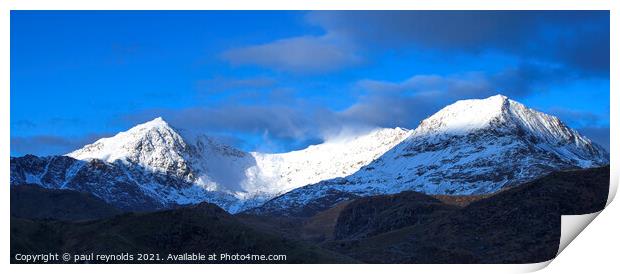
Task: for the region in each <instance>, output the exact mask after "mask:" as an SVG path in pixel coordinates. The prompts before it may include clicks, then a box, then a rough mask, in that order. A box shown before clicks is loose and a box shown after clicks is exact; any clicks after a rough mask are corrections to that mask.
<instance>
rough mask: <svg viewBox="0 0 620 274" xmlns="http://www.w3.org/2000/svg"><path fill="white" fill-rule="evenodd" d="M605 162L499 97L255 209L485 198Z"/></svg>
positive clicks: (469, 104)
mask: <svg viewBox="0 0 620 274" xmlns="http://www.w3.org/2000/svg"><path fill="white" fill-rule="evenodd" d="M608 161H609V160H608V155H607V153H606V152H605V151H604V150H603V149H602V148H600V147H599V146H597V145H596V144H593V143H592V142H591V141H590V140H588V139H587V138H585V137H583V136H582V135H580V134H579V133H577V132H576V131H574V130H572V129H570V128H568V127H566V126H565V125H564V124H563V123H562V122H561V121H560V120H559V119H558V118H557V117H554V116H551V115H547V114H544V113H541V112H538V111H535V110H532V109H529V108H527V107H525V106H523V105H522V104H520V103H518V102H515V101H513V100H510V99H508V98H506V97H505V96H501V95H497V96H493V97H489V98H487V99H482V100H463V101H458V102H456V103H454V104H452V105H450V106H447V107H445V108H444V109H442V110H440V111H439V112H437V113H436V114H434V115H432V116H430V117H429V118H427V119H425V120H424V121H422V122H421V123H420V125H419V126H418V127H417V128H416V129H415V130H414V131H413V133H412V134H411V135H409V137H407V139H405V140H404V141H403V142H401V143H399V144H398V145H397V146H395V147H394V148H392V149H391V150H389V151H387V152H386V153H385V154H383V155H382V156H381V157H379V158H377V159H376V160H374V161H373V162H371V163H370V164H368V165H367V166H365V167H363V168H362V169H360V170H359V171H358V172H356V173H354V174H352V175H350V176H347V177H345V178H343V179H331V180H326V181H323V182H321V183H318V184H313V185H308V186H305V187H303V188H298V189H295V190H293V191H290V192H288V193H286V194H285V195H282V196H280V197H277V198H275V199H272V200H271V201H268V202H267V203H265V204H264V205H263V206H262V207H260V208H257V209H255V210H254V211H252V212H254V213H262V214H287V213H286V212H287V211H290V212H297V211H298V209H299V208H303V207H304V206H305V205H306V204H308V203H313V202H314V201H316V200H317V199H321V198H322V197H323V195H324V194H325V193H334V192H339V193H347V194H349V195H358V196H370V195H379V194H390V193H399V192H402V191H407V190H413V191H419V192H422V193H426V194H449V195H457V194H458V195H471V194H487V193H493V192H496V191H498V190H500V189H502V188H505V187H509V186H514V185H518V184H520V183H523V182H526V181H530V180H532V179H534V178H537V177H540V176H542V175H545V174H547V173H549V172H551V171H556V170H565V169H574V168H588V167H596V166H601V165H605V164H607V163H608ZM336 202H339V201H336ZM331 205H333V204H325V205H324V207H326V208H329V207H331Z"/></svg>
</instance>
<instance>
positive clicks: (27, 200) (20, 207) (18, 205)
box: [11, 185, 122, 221]
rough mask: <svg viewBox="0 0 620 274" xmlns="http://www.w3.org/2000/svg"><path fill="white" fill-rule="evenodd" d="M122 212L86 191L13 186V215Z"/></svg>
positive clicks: (76, 216) (72, 216)
mask: <svg viewBox="0 0 620 274" xmlns="http://www.w3.org/2000/svg"><path fill="white" fill-rule="evenodd" d="M121 213H122V211H120V210H119V209H117V208H115V207H113V206H111V205H109V204H107V203H106V202H104V201H103V200H101V199H99V198H97V197H95V196H93V195H91V194H89V193H85V192H76V191H72V190H59V189H45V188H41V187H39V186H36V185H18V186H11V217H16V218H26V219H55V220H64V221H77V220H93V219H101V218H105V217H110V216H113V215H117V214H121Z"/></svg>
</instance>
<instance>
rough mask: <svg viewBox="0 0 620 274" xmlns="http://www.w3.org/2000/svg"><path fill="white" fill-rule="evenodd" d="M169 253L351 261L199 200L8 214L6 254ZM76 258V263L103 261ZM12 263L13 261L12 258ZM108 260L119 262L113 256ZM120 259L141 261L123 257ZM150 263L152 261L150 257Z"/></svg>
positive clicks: (291, 260)
mask: <svg viewBox="0 0 620 274" xmlns="http://www.w3.org/2000/svg"><path fill="white" fill-rule="evenodd" d="M47 252H55V253H56V252H57V253H64V252H68V253H71V254H90V253H91V252H92V253H95V254H121V253H129V254H134V259H137V255H135V254H138V253H157V254H160V258H161V259H163V260H162V261H155V263H183V262H185V263H201V262H200V261H166V260H165V259H166V258H167V256H168V254H183V253H193V252H194V253H202V254H211V253H214V252H215V253H217V256H218V259H219V258H220V257H219V256H220V254H223V253H228V254H231V255H234V254H243V255H245V254H256V255H270V254H274V255H286V260H285V261H284V260H283V261H249V262H248V261H219V260H218V261H215V262H209V261H206V262H204V263H250V262H251V263H350V262H354V261H353V260H351V259H350V258H348V257H346V256H342V255H339V254H336V253H334V252H331V251H328V250H324V249H321V248H318V247H316V246H311V245H307V244H304V243H301V242H298V241H295V240H289V239H285V238H282V237H280V236H277V235H275V234H273V233H268V232H264V231H259V230H257V229H254V228H252V227H249V226H247V225H246V224H244V223H242V222H240V221H238V220H236V219H235V217H234V216H232V215H230V214H228V213H226V212H225V211H224V210H222V209H221V208H219V207H217V206H215V205H212V204H208V203H201V204H198V205H194V206H189V207H185V208H179V209H174V210H166V211H158V212H150V213H139V214H136V213H128V214H123V215H118V216H114V217H112V218H107V219H102V220H97V221H88V222H58V221H42V220H29V219H21V218H11V254H12V256H11V258H15V256H14V255H15V254H17V253H21V254H43V253H47ZM93 259H94V258H91V259H90V260H91V261H80V263H86V262H92V263H103V262H102V261H95V260H93ZM15 263H17V262H15ZM111 263H119V261H112V262H111ZM122 263H144V261H142V262H141V261H136V260H134V261H125V262H122ZM152 263H153V262H152Z"/></svg>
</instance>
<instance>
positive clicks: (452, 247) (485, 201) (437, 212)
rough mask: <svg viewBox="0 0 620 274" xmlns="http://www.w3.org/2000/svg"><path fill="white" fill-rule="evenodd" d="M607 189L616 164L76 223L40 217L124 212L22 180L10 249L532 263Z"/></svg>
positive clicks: (597, 204)
mask: <svg viewBox="0 0 620 274" xmlns="http://www.w3.org/2000/svg"><path fill="white" fill-rule="evenodd" d="M608 188H609V167H603V168H594V169H583V170H572V171H563V172H554V173H551V174H549V175H547V176H544V177H541V178H539V179H537V180H534V181H532V182H529V183H525V184H522V185H520V186H517V187H513V188H510V189H506V190H504V191H501V192H499V193H497V194H494V195H486V196H450V197H448V196H437V197H432V196H428V195H425V194H421V193H417V192H411V191H407V192H402V193H399V194H392V195H379V196H372V197H352V198H351V199H349V200H343V201H340V202H339V203H337V204H336V206H333V207H330V208H327V209H319V208H318V207H317V208H312V209H311V210H308V211H306V212H305V213H304V214H306V215H305V216H301V215H304V214H300V216H298V217H291V216H283V215H252V214H248V213H243V214H237V215H230V214H228V213H227V212H225V211H224V210H222V209H220V208H219V207H217V206H215V205H212V204H207V203H203V204H200V205H196V206H189V207H184V208H178V209H173V210H166V211H159V212H151V213H125V214H121V215H116V216H113V217H107V218H103V219H99V220H91V221H78V222H76V221H58V220H50V219H47V220H41V219H39V218H56V219H65V220H77V219H89V218H86V217H84V216H83V215H84V214H86V213H87V212H91V214H93V215H96V214H100V212H105V213H106V214H112V213H115V212H116V211H114V210H109V211H106V210H105V209H108V208H109V206H107V205H105V204H101V203H100V202H101V201H100V200H97V199H94V198H93V197H91V196H84V194H83V193H77V192H72V191H69V190H64V191H50V190H42V189H40V188H36V187H19V188H13V189H12V192H13V193H16V194H15V198H13V196H12V203H17V202H19V204H20V205H27V206H25V209H23V210H22V211H21V213H19V212H18V211H15V212H12V218H11V254H15V253H20V252H21V253H45V252H70V253H90V252H95V253H108V254H113V253H121V252H130V253H131V252H135V253H138V252H154V253H159V254H162V255H165V254H167V253H185V252H217V253H233V254H234V253H240V254H244V253H251V254H285V255H287V261H286V262H288V263H301V262H303V263H349V262H366V263H534V262H542V261H546V260H549V259H551V258H553V257H555V255H556V253H557V250H558V245H559V239H560V216H561V215H562V214H570V215H574V214H586V213H592V212H596V211H599V210H602V209H603V208H604V206H605V203H606V201H607V195H608ZM12 195H13V194H12ZM24 199H36V200H37V201H41V205H46V204H48V205H50V206H51V208H52V209H56V210H58V211H59V212H63V214H60V215H54V214H52V213H53V212H48V211H43V212H40V213H36V210H30V209H28V208H32V207H33V206H34V205H36V204H37V203H36V202H30V203H26V202H27V201H25V200H24ZM71 201H75V205H76V206H77V205H85V206H80V208H83V209H85V212H81V211H80V210H73V211H71V209H69V208H70V207H71V205H72V203H71ZM84 201H86V202H84ZM51 204H56V205H54V206H52V205H51ZM92 205H94V206H92ZM26 209H28V210H26ZM316 210H318V213H315V214H311V213H310V212H314V211H316ZM24 212H25V213H24ZM33 212H35V213H36V214H35V213H33ZM93 212H94V213H93ZM72 214H75V216H73V217H71V216H72ZM164 263H165V262H164Z"/></svg>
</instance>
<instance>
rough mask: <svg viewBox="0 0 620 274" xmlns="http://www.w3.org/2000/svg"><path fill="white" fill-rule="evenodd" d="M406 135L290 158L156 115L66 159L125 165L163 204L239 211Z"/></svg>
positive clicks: (340, 169) (391, 132)
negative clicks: (176, 181)
mask: <svg viewBox="0 0 620 274" xmlns="http://www.w3.org/2000/svg"><path fill="white" fill-rule="evenodd" d="M410 134H411V131H410V130H404V129H401V128H395V129H375V130H372V131H370V132H369V133H367V134H362V135H359V136H352V137H349V138H345V139H340V140H334V141H328V142H325V143H323V144H319V145H313V146H310V147H308V148H306V149H303V150H298V151H292V152H288V153H279V154H266V153H258V152H252V153H246V152H243V151H240V150H238V149H236V148H233V147H230V146H227V145H224V144H221V143H219V142H217V141H215V140H214V139H213V138H210V137H209V136H206V135H204V134H200V133H196V132H193V131H188V130H180V129H174V128H172V127H171V126H170V125H169V124H168V123H166V122H165V121H164V120H163V119H162V118H156V119H154V120H152V121H149V122H146V123H144V124H140V125H137V126H135V127H133V128H131V129H129V130H128V131H125V132H121V133H118V134H117V135H115V136H113V137H110V138H103V139H100V140H98V141H96V142H95V143H93V144H90V145H86V146H85V147H83V148H81V149H78V150H76V151H74V152H71V153H68V154H67V155H66V156H69V157H72V158H75V159H78V160H83V161H90V160H92V159H97V160H101V161H105V162H108V163H110V164H113V165H116V166H124V167H123V168H122V170H123V171H124V173H125V177H126V179H127V180H129V181H131V182H133V183H134V184H135V185H136V186H138V187H139V188H140V189H142V190H143V193H145V195H147V196H150V197H153V198H154V200H157V201H159V202H160V203H161V204H170V203H175V202H176V203H177V204H189V203H198V202H201V201H205V200H207V201H211V202H214V203H216V204H218V205H220V206H221V207H223V208H225V209H226V210H228V211H230V212H237V211H240V210H243V209H246V208H249V207H254V206H258V205H260V204H262V203H263V202H264V201H266V200H268V199H271V198H273V197H275V196H277V195H280V194H283V193H285V192H287V191H290V190H292V189H294V188H297V187H301V186H305V185H308V184H312V183H317V182H319V181H321V180H325V179H331V178H336V177H344V176H348V175H351V174H353V173H354V172H356V171H358V170H359V169H360V168H361V167H363V166H365V165H367V164H368V163H370V162H371V161H372V160H374V159H376V158H378V157H379V156H381V155H382V154H383V153H385V152H386V151H388V150H389V149H391V148H392V147H394V146H395V145H397V144H398V143H400V142H401V141H402V140H403V139H405V138H407V137H408V136H409V135H410ZM141 173H147V174H146V175H148V173H154V174H161V175H162V176H173V177H177V178H180V179H182V181H184V182H186V183H185V184H182V187H175V188H170V187H168V186H167V184H166V183H163V185H162V183H160V182H158V181H155V182H153V180H149V179H148V176H147V179H146V180H145V179H137V178H141V177H142V178H143V177H145V176H146V175H145V174H141ZM206 193H208V194H206ZM214 195H215V196H217V197H216V198H212V199H211V198H208V197H210V196H214ZM205 197H207V198H205ZM218 197H219V198H218ZM222 197H223V198H222ZM231 197H232V200H231Z"/></svg>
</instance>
